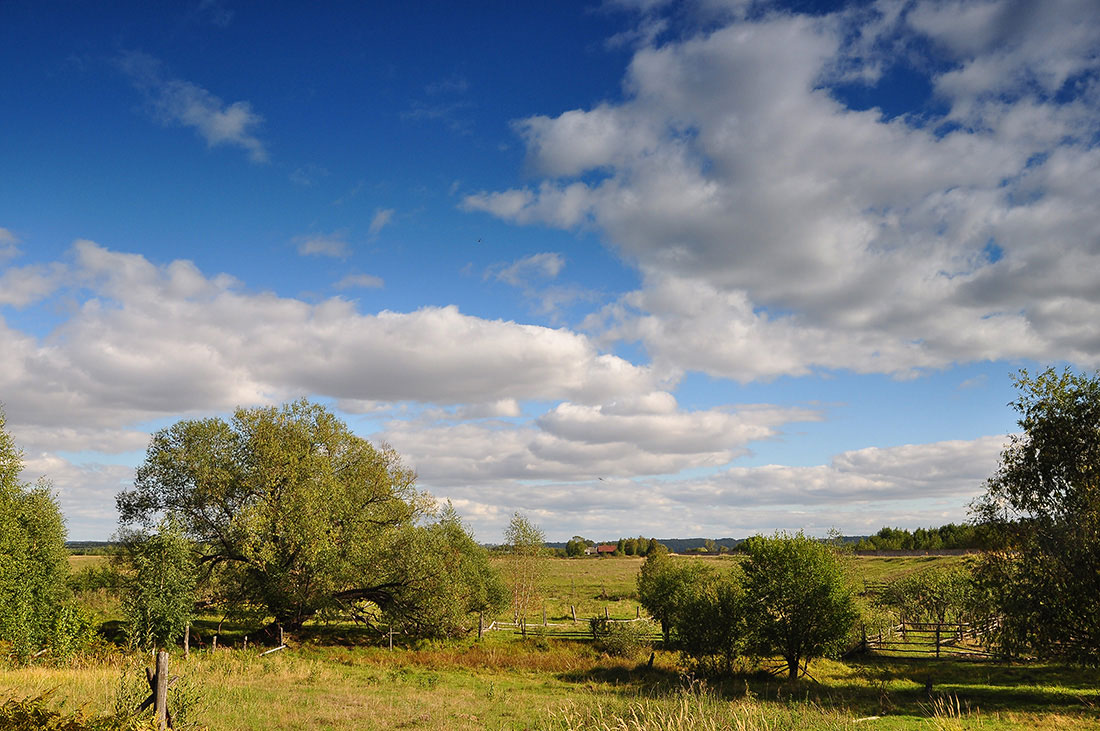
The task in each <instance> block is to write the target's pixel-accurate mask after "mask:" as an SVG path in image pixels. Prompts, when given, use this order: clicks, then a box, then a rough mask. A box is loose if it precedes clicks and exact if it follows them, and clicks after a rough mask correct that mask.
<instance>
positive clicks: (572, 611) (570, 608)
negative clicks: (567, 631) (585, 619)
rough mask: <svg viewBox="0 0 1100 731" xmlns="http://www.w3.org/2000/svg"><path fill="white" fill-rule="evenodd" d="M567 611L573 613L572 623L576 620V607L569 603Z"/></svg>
mask: <svg viewBox="0 0 1100 731" xmlns="http://www.w3.org/2000/svg"><path fill="white" fill-rule="evenodd" d="M569 613H570V614H572V615H573V623H574V624H576V622H577V608H576V607H575V606H573V605H572V604H570V605H569Z"/></svg>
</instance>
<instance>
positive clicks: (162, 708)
mask: <svg viewBox="0 0 1100 731" xmlns="http://www.w3.org/2000/svg"><path fill="white" fill-rule="evenodd" d="M153 678H154V682H155V683H156V690H154V691H153V693H154V697H153V712H154V713H155V714H156V716H157V727H158V728H160V729H166V728H168V653H167V652H165V651H164V650H160V651H158V652H157V671H156V675H154V676H153Z"/></svg>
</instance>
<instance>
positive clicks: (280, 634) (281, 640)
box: [279, 624, 286, 645]
mask: <svg viewBox="0 0 1100 731" xmlns="http://www.w3.org/2000/svg"><path fill="white" fill-rule="evenodd" d="M279 644H280V645H285V644H286V643H285V642H283V625H281V624H280V625H279Z"/></svg>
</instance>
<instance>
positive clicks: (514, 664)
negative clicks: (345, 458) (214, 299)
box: [0, 556, 1100, 731]
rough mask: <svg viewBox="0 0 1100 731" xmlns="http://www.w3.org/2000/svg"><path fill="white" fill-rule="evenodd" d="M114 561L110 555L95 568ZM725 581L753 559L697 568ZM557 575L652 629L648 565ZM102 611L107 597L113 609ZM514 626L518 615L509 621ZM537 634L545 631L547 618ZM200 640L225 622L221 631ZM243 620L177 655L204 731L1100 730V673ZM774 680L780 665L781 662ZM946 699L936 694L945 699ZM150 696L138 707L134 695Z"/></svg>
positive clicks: (16, 688) (122, 662) (49, 687)
mask: <svg viewBox="0 0 1100 731" xmlns="http://www.w3.org/2000/svg"><path fill="white" fill-rule="evenodd" d="M93 558H99V557H93ZM682 560H685V561H707V562H710V563H712V564H713V565H715V566H717V567H719V568H722V567H727V566H732V565H733V562H735V561H737V560H738V558H736V557H693V558H687V557H685V558H683V559H682ZM959 560H961V559H959V558H958V557H942V558H941V557H854V556H853V557H851V558H850V559H849V566H850V570H851V571H852V576H853V583H854V584H858V583H859V582H861V581H863V580H864V579H865V578H866V580H868V581H886V580H890V579H892V578H897V577H899V576H902V575H905V574H907V573H911V572H912V571H916V570H920V569H922V568H927V567H931V566H936V565H942V564H943V563H953V562H957V561H959ZM542 561H543V565H542V568H543V573H542V575H543V583H542V590H543V596H544V597H545V598H546V607H547V619H548V621H550V622H561V621H563V620H565V619H566V618H567V617H570V615H569V607H570V605H572V606H574V607H576V610H577V615H578V619H579V620H580V619H583V618H584V617H588V616H592V615H595V614H602V613H603V608H604V607H605V606H606V607H608V611H609V613H610V614H611V616H613V617H621V618H627V617H632V616H634V614H635V613H636V609H637V606H638V604H637V599H636V596H635V578H636V576H637V573H638V571H639V570H640V568H641V565H642V559H638V558H632V557H628V558H603V559H558V558H545V559H542ZM97 596H99V594H97ZM501 619H509V617H501ZM529 622H530V623H538V622H541V616H540V617H537V618H536V617H530V618H529ZM199 624H200V626H201V627H202V628H203V630H204V631H205V632H209V630H210V629H212V628H213V627H214V626H216V624H217V619H216V618H211V617H207V618H204V620H203V621H201V622H200V623H199ZM249 631H250V630H249V628H248V627H245V626H243V625H236V624H232V623H230V622H227V623H226V625H225V627H224V629H223V635H222V643H221V646H220V649H218V650H217V651H213V650H211V648H210V645H209V644H208V643H207V644H204V645H202V646H201V647H197V648H195V649H193V651H192V653H191V656H190V658H187V659H185V658H183V656H182V654H181V653H180V652H178V651H177V652H176V653H175V654H174V655H173V657H172V660H171V673H172V674H173V675H180V676H181V677H182V678H183V679H184V681H181V682H184V683H185V684H186V687H187V688H188V689H189V690H187V693H188V696H187V697H188V698H189V699H190V701H191V702H192V704H193V715H194V717H196V718H197V719H198V720H199V721H200V722H201V724H202V726H203V727H206V728H209V729H226V730H228V731H244V730H246V729H248V730H251V729H272V728H278V729H344V728H362V729H389V728H421V729H482V728H487V729H590V728H591V729H620V728H621V729H639V730H640V729H685V730H686V729H696V728H700V729H746V730H748V729H866V728H870V729H909V728H917V729H919V728H929V729H956V728H957V729H969V728H982V729H1002V728H1005V729H1008V728H1040V729H1059V731H1061V730H1062V729H1076V728H1082V729H1083V728H1100V690H1098V688H1100V672H1097V671H1094V670H1079V669H1070V668H1066V667H1062V666H1055V665H1040V664H1027V665H1002V664H995V663H990V662H973V661H971V662H964V661H959V660H951V659H943V660H938V661H936V660H927V659H925V660H920V659H908V658H875V657H869V658H864V659H861V660H858V661H852V662H835V661H828V660H820V661H817V662H815V663H814V664H813V665H812V666H811V668H810V672H811V675H812V678H811V679H808V680H802V681H800V682H799V683H797V684H796V685H793V686H792V685H789V684H786V683H784V682H782V681H781V680H780V679H778V678H775V677H773V676H770V675H768V674H767V672H765V671H764V670H762V669H761V668H760V667H756V666H753V665H751V664H747V663H746V664H745V665H744V666H743V668H742V672H741V673H740V674H738V675H736V676H735V677H733V678H730V679H726V680H722V681H704V680H700V679H697V678H693V677H692V676H691V675H690V674H688V673H687V672H686V670H685V667H684V665H683V664H682V663H681V660H680V657H679V656H678V654H677V653H674V652H668V651H664V650H662V649H659V647H658V649H655V650H654V651H653V661H652V664H650V662H649V660H650V657H649V655H650V650H649V649H646V650H643V651H642V652H640V653H639V654H638V655H637V656H635V657H625V658H623V657H611V656H608V655H607V654H605V653H602V652H600V650H599V648H598V647H596V646H595V645H593V644H592V643H587V642H572V641H564V640H556V639H548V638H546V637H539V636H537V634H535V635H533V636H532V637H530V638H528V639H527V640H523V639H521V638H519V637H517V636H516V635H514V634H512V633H510V632H493V633H488V634H486V636H485V638H484V640H482V641H481V642H475V641H473V640H472V639H471V640H467V641H461V642H454V643H427V642H421V643H416V644H414V645H411V646H406V645H404V644H403V643H402V641H401V638H400V637H398V638H397V639H396V641H395V648H394V650H392V651H390V650H388V649H387V648H386V647H385V646H384V645H383V643H382V641H381V638H379V637H377V636H372V635H370V634H369V633H366V632H364V631H362V630H361V629H356V628H355V627H354V626H351V625H346V626H345V625H340V624H336V625H332V624H330V625H321V624H316V625H312V626H309V627H307V629H306V631H304V632H303V633H302V634H301V635H299V636H297V637H295V638H293V639H292V641H291V642H290V643H289V644H290V647H289V648H288V649H286V650H284V651H281V652H277V653H274V654H271V655H267V656H262V655H261V654H260V653H261V652H262V651H263V649H264V648H256V647H255V646H254V645H253V646H252V647H250V648H249V649H247V650H245V649H242V648H241V640H242V639H243V635H244V634H247V633H248V632H249ZM143 663H144V664H145V665H148V664H151V661H150V658H148V657H139V658H133V657H129V658H128V657H126V656H125V655H124V654H123V653H122V652H119V651H115V652H112V653H108V654H106V655H104V656H102V657H100V658H98V659H94V660H92V659H78V660H76V661H73V662H72V663H69V664H66V665H64V666H61V667H58V666H50V665H49V664H48V663H39V664H35V665H32V666H30V667H16V666H10V667H8V668H6V669H5V670H4V671H3V672H2V673H0V698H24V697H34V696H37V695H42V694H48V696H49V699H50V702H51V703H52V704H54V705H57V706H60V707H61V708H62V709H66V710H70V711H71V710H75V709H77V708H85V709H86V710H87V711H88V712H89V713H97V714H104V713H109V712H111V710H112V709H113V707H114V705H115V703H116V702H117V700H118V698H119V697H120V696H123V697H124V696H125V695H126V693H127V692H128V691H127V688H130V689H132V688H134V687H135V684H138V685H140V682H141V680H140V678H141V672H142V670H141V668H142V665H143ZM763 665H764V666H765V667H766V666H767V665H768V663H767V661H764V663H763ZM929 685H930V686H931V692H929ZM131 692H132V691H131Z"/></svg>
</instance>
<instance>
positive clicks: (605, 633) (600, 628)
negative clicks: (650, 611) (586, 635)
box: [588, 617, 653, 658]
mask: <svg viewBox="0 0 1100 731" xmlns="http://www.w3.org/2000/svg"><path fill="white" fill-rule="evenodd" d="M588 624H589V627H590V628H591V630H592V639H593V640H595V641H596V644H597V646H598V647H599V648H600V649H601V650H603V651H604V652H606V653H607V654H608V655H614V656H615V657H627V658H630V657H635V656H637V655H638V653H639V652H641V651H642V648H644V647H648V646H649V636H650V635H651V634H652V633H653V625H652V624H651V623H649V622H645V621H637V620H635V621H633V622H615V621H612V620H610V619H606V618H604V617H592V618H591V619H589V620H588Z"/></svg>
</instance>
